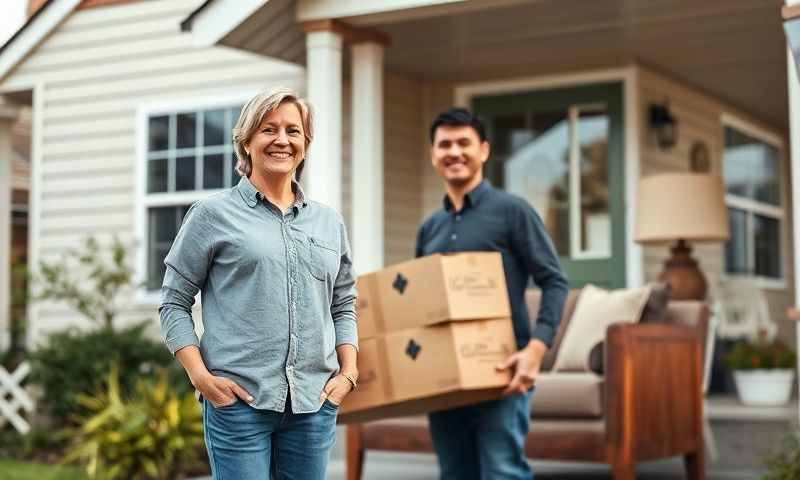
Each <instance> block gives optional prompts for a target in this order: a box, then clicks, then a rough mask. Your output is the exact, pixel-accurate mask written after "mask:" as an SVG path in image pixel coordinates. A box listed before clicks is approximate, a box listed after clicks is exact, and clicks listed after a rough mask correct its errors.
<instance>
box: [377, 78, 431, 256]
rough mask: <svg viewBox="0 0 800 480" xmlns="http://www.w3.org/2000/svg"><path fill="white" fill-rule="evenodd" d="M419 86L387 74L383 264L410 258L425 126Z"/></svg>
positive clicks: (418, 210)
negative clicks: (421, 114) (422, 117)
mask: <svg viewBox="0 0 800 480" xmlns="http://www.w3.org/2000/svg"><path fill="white" fill-rule="evenodd" d="M421 91H422V87H421V83H420V82H419V81H418V80H415V79H413V78H411V77H406V76H403V75H400V74H395V73H388V74H387V75H386V78H385V88H384V102H385V104H384V105H385V111H384V115H385V119H384V132H385V133H384V135H385V136H384V176H385V179H384V194H383V195H384V215H385V218H386V220H385V223H384V258H385V263H386V265H391V264H393V263H397V262H400V261H403V260H407V259H410V258H413V256H414V243H415V242H416V238H417V225H419V222H420V221H421V219H422V210H421V208H420V203H419V199H420V197H421V196H422V191H421V175H422V174H423V172H422V171H421V162H420V158H422V157H424V154H425V152H426V150H425V149H424V146H425V143H424V133H423V132H424V130H425V126H424V125H425V124H424V122H423V119H421V118H420V110H421V108H420V107H421V105H422V100H421Z"/></svg>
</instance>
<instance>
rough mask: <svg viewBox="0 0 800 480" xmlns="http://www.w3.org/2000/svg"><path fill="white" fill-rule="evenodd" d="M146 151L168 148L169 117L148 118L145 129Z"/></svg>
mask: <svg viewBox="0 0 800 480" xmlns="http://www.w3.org/2000/svg"><path fill="white" fill-rule="evenodd" d="M147 137H148V141H147V151H148V152H155V151H159V150H166V149H168V148H169V116H168V115H164V116H161V117H150V121H149V122H148V127H147Z"/></svg>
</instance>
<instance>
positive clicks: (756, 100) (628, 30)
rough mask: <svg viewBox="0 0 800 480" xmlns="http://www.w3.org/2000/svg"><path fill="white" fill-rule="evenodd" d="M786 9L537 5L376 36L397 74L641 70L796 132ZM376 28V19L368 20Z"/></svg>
mask: <svg viewBox="0 0 800 480" xmlns="http://www.w3.org/2000/svg"><path fill="white" fill-rule="evenodd" d="M782 5H783V1H782V0H704V1H702V2H698V1H697V0H648V1H639V0H592V1H590V2H587V1H582V0H538V1H535V0H533V1H530V2H526V3H523V4H514V5H511V6H509V7H507V8H500V9H493V10H486V11H480V12H466V13H460V14H457V15H449V16H436V17H431V18H424V19H419V18H417V19H414V20H413V21H406V22H398V23H382V22H381V23H380V24H378V22H377V21H376V24H375V25H373V28H377V29H379V30H380V31H382V32H383V33H385V34H387V35H389V36H390V37H391V42H392V43H391V45H390V46H389V48H388V50H387V52H386V64H387V68H388V69H390V70H397V71H402V72H407V73H411V74H414V75H416V76H420V77H423V78H430V79H441V80H454V81H465V80H466V81H469V80H487V79H493V78H502V77H509V76H523V75H535V74H543V73H554V72H562V71H570V70H573V71H574V70H581V69H589V68H604V67H612V66H622V65H625V64H628V63H631V62H634V61H635V62H638V63H640V64H642V65H644V66H648V67H650V68H652V69H654V70H656V71H660V72H662V73H665V74H667V75H669V76H671V77H673V78H676V79H678V80H681V81H684V82H686V83H688V84H690V85H692V86H694V87H697V88H699V89H701V90H703V91H706V92H709V93H712V94H714V95H716V96H718V97H720V98H722V99H724V100H726V101H728V102H730V103H732V104H733V105H736V106H738V107H740V108H742V109H743V110H745V111H748V112H750V113H752V114H753V115H757V116H759V117H760V118H762V119H763V120H764V121H766V122H769V123H771V124H773V125H774V126H776V127H779V128H785V127H786V125H787V124H788V113H787V103H788V101H787V86H786V81H787V80H786V43H785V38H784V34H783V29H782V20H781V15H780V7H781V6H782ZM358 23H359V24H362V25H368V24H369V23H370V22H369V19H368V18H367V19H365V18H359V22H358Z"/></svg>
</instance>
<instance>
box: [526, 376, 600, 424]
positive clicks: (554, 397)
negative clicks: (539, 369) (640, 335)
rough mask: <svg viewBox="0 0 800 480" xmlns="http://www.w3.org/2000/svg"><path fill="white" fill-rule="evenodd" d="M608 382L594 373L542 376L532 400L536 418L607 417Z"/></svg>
mask: <svg viewBox="0 0 800 480" xmlns="http://www.w3.org/2000/svg"><path fill="white" fill-rule="evenodd" d="M603 386H604V379H603V377H601V376H599V375H595V374H594V373H584V372H559V373H542V374H539V376H538V377H536V392H535V393H534V394H533V396H532V397H531V417H532V418H552V417H558V418H599V417H602V416H603Z"/></svg>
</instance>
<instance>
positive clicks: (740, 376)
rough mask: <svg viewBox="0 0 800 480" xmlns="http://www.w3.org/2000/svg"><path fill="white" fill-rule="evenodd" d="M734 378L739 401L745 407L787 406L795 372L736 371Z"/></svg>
mask: <svg viewBox="0 0 800 480" xmlns="http://www.w3.org/2000/svg"><path fill="white" fill-rule="evenodd" d="M733 378H734V380H735V381H736V390H738V392H739V399H740V400H741V401H742V403H743V404H745V405H754V406H777V405H786V404H787V403H788V402H789V397H790V396H791V394H792V383H793V381H794V370H792V369H788V368H787V369H772V370H763V369H762V370H735V371H734V372H733Z"/></svg>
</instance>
